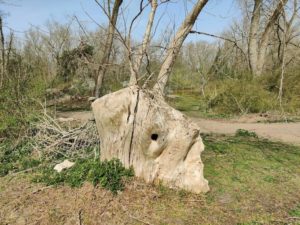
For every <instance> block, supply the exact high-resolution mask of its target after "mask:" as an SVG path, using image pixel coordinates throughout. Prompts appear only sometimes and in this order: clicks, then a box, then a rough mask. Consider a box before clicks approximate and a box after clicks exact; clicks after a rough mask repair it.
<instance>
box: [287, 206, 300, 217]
mask: <svg viewBox="0 0 300 225" xmlns="http://www.w3.org/2000/svg"><path fill="white" fill-rule="evenodd" d="M289 215H290V216H294V217H299V218H300V204H299V205H297V206H296V207H295V208H294V209H292V210H290V211H289Z"/></svg>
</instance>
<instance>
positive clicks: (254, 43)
mask: <svg viewBox="0 0 300 225" xmlns="http://www.w3.org/2000/svg"><path fill="white" fill-rule="evenodd" d="M261 5H262V2H261V0H255V3H254V8H253V13H252V18H251V23H250V31H249V44H248V55H249V57H248V58H249V66H250V69H251V72H252V73H253V74H257V73H258V71H257V59H258V29H259V21H260V11H261Z"/></svg>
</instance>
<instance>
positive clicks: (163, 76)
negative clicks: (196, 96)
mask: <svg viewBox="0 0 300 225" xmlns="http://www.w3.org/2000/svg"><path fill="white" fill-rule="evenodd" d="M207 2H208V0H198V1H197V3H196V4H195V6H194V7H193V9H192V10H191V12H190V13H189V15H187V17H186V18H185V20H184V21H183V23H182V24H181V26H180V28H179V29H178V31H177V33H176V35H175V37H174V39H173V41H172V42H171V43H170V45H169V46H170V47H169V50H168V51H167V56H166V58H165V60H164V62H163V64H162V66H161V69H160V71H159V74H158V80H157V83H156V84H155V86H154V90H155V91H157V92H159V93H160V94H161V95H163V92H164V89H165V86H166V85H167V82H168V79H169V76H170V73H171V71H172V68H173V65H174V62H175V59H176V57H177V55H178V53H179V51H180V48H181V46H182V44H183V42H184V40H185V39H186V37H187V35H188V34H189V33H190V31H191V30H192V28H193V25H194V23H195V22H196V19H197V17H198V15H199V14H200V12H201V10H202V9H203V7H204V6H205V5H206V3H207Z"/></svg>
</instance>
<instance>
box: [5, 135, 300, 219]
mask: <svg viewBox="0 0 300 225" xmlns="http://www.w3.org/2000/svg"><path fill="white" fill-rule="evenodd" d="M202 137H203V141H204V143H205V146H206V148H205V151H204V152H203V153H202V160H203V163H204V165H205V166H204V176H205V178H206V179H207V180H208V181H209V186H210V188H211V190H210V192H208V193H207V194H205V195H195V194H191V193H188V192H186V191H183V190H177V191H176V190H171V189H169V188H167V187H165V186H163V185H161V184H160V185H158V186H156V187H155V186H151V185H146V184H144V183H143V182H140V181H139V182H138V181H137V180H136V179H133V180H131V182H128V183H127V185H128V188H126V191H124V192H122V194H121V195H117V196H115V197H114V199H115V200H109V199H107V198H106V197H101V201H100V200H97V201H94V202H92V201H91V200H86V198H88V196H86V194H84V193H86V192H85V191H84V190H85V188H86V187H82V188H71V189H70V188H68V187H67V186H71V187H81V186H82V185H83V183H86V181H88V183H92V184H93V185H94V186H101V187H104V188H106V189H109V190H111V191H112V193H117V192H118V190H123V189H124V187H125V186H124V185H125V184H124V179H127V178H128V177H130V176H132V175H133V173H132V170H126V169H124V168H123V167H122V165H121V164H120V162H119V161H118V160H112V161H105V162H100V161H99V160H94V159H80V160H78V161H77V162H76V165H75V166H74V167H73V168H71V169H69V170H66V171H63V172H62V173H60V174H59V173H56V172H55V171H53V169H52V167H51V166H50V165H46V166H44V164H42V165H43V166H40V167H39V169H38V170H35V171H34V172H33V173H31V175H30V179H32V177H34V179H35V181H36V182H42V183H44V184H46V185H53V186H54V187H53V188H51V192H50V193H51V195H52V196H53V199H59V197H57V196H60V195H61V194H62V195H63V196H66V197H64V198H66V199H69V200H68V201H71V202H72V201H74V200H72V199H73V198H74V195H76V199H77V198H79V199H80V198H82V199H83V200H82V201H83V202H87V201H88V202H89V203H91V205H92V207H93V210H95V209H99V211H101V210H103V209H102V208H101V207H105V210H106V211H108V213H113V215H114V218H122V219H123V218H125V217H126V215H124V214H122V210H121V211H120V208H118V207H121V206H122V207H126V208H127V209H128V210H126V211H128V212H132V213H133V212H134V214H132V215H131V217H130V218H131V219H132V218H141V220H143V221H146V222H149V223H151V224H239V225H250V224H251V225H254V224H256V225H258V224H259V225H260V224H299V222H300V193H299V188H300V167H299V163H300V148H299V147H296V146H292V145H287V144H283V143H279V142H271V141H268V140H266V139H261V138H259V137H257V135H256V134H255V133H253V132H248V131H245V130H239V131H237V133H236V134H235V135H234V136H224V135H215V134H202ZM23 146H24V149H22V148H21V147H19V151H10V152H11V153H13V154H12V155H11V156H9V157H8V159H9V160H8V161H7V162H5V163H4V164H9V163H12V161H15V162H18V163H17V165H20V166H21V165H22V163H21V162H22V161H23V160H21V159H22V158H23V157H24V158H26V159H28V158H30V157H29V154H28V153H27V152H30V151H27V150H26V149H27V148H28V146H30V145H26V144H23ZM26 146H27V147H26ZM8 149H10V148H8ZM21 149H22V150H21ZM2 150H3V148H2ZM25 152H26V153H25ZM4 155H10V154H4ZM15 157H16V158H15ZM2 159H3V157H2ZM25 161H26V160H25ZM25 164H27V165H30V163H29V164H28V163H25ZM1 165H3V164H1ZM4 178H5V177H3V178H0V179H1V181H0V184H1V185H0V190H1V192H4V191H5V190H7V191H8V190H9V188H5V186H4V183H1V182H2V181H3V179H4ZM14 180H16V181H17V179H14ZM10 185H12V183H8V187H10ZM17 186H18V185H14V187H17ZM25 186H28V185H26V184H25ZM31 186H32V184H31ZM56 186H59V187H60V188H58V189H56ZM33 187H34V185H33ZM21 189H22V190H24V191H26V190H27V189H26V188H21ZM62 190H67V191H66V192H65V191H62ZM95 191H96V195H97V196H104V195H103V193H101V192H100V191H101V189H95ZM68 192H71V194H70V195H68V194H67V193H68ZM99 192H100V193H99ZM80 193H81V194H80ZM82 193H83V194H82ZM41 194H43V193H41ZM48 194H49V193H48V192H47V191H44V195H45V196H44V197H46V196H47V195H48ZM13 196H15V194H13ZM30 196H31V195H30ZM38 199H43V198H42V197H40V196H39V195H38V196H37V197H36V199H35V200H34V201H35V202H34V203H36V202H37V204H40V207H45V206H44V205H45V204H44V203H43V202H41V203H38V201H40V200H38ZM24 201H25V200H24ZM26 201H28V200H26ZM48 201H50V202H51V200H48ZM110 201H113V202H114V205H112V206H111V205H110V204H109V205H106V203H105V204H104V206H103V205H101V202H110ZM0 203H1V201H0ZM24 204H25V203H24ZM31 204H32V203H31ZM53 204H54V203H53ZM64 204H65V203H60V207H66V208H63V209H64V210H68V209H67V207H70V206H67V205H66V206H65V205H64ZM95 204H99V206H98V205H95ZM55 205H56V203H55ZM88 205H90V204H84V205H82V206H81V207H82V208H84V216H85V218H86V220H88V218H90V219H92V218H94V216H95V214H93V213H92V212H94V211H89V210H92V209H89V210H88V209H86V208H85V207H88ZM120 205H121V206H120ZM0 206H1V205H0ZM5 207H7V206H5ZM21 207H23V206H21ZM24 207H26V206H25V205H24ZM110 207H111V208H110ZM122 207H121V209H122ZM49 210H50V209H49ZM51 210H55V208H54V209H51ZM51 210H50V211H51ZM64 210H62V209H61V210H60V211H59V213H62V217H57V218H56V217H55V219H54V221H51V222H52V223H56V224H59V223H60V222H59V221H60V219H61V218H66V217H63V215H66V214H64V212H65V211H64ZM110 210H111V211H110ZM89 213H91V214H89ZM166 215H167V216H166ZM130 218H129V219H130ZM127 219H128V218H127ZM107 221H111V220H110V219H109V218H107ZM278 221H279V222H278ZM136 222H137V221H135V223H134V222H132V221H131V223H130V224H138V223H136ZM87 224H88V223H87ZM111 224H114V222H111Z"/></svg>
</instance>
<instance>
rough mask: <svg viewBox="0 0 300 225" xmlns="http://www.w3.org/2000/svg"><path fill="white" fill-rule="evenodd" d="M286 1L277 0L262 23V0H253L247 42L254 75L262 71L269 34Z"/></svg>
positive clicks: (250, 64)
mask: <svg viewBox="0 0 300 225" xmlns="http://www.w3.org/2000/svg"><path fill="white" fill-rule="evenodd" d="M287 2H288V0H279V1H278V3H277V5H276V7H275V9H274V11H273V12H272V14H271V16H270V17H268V18H267V20H266V22H265V25H264V24H263V22H264V21H263V20H262V13H263V12H262V6H263V0H254V7H253V11H252V15H251V22H250V28H249V29H250V30H249V43H248V54H249V66H250V69H251V72H252V73H253V74H254V75H258V76H259V75H261V74H262V72H263V67H264V65H265V58H266V53H267V49H268V44H269V40H270V35H271V33H272V30H273V28H274V25H275V23H276V21H277V19H278V18H279V16H280V14H281V13H282V10H283V9H284V6H285V5H286V3H287ZM260 30H261V31H260Z"/></svg>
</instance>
